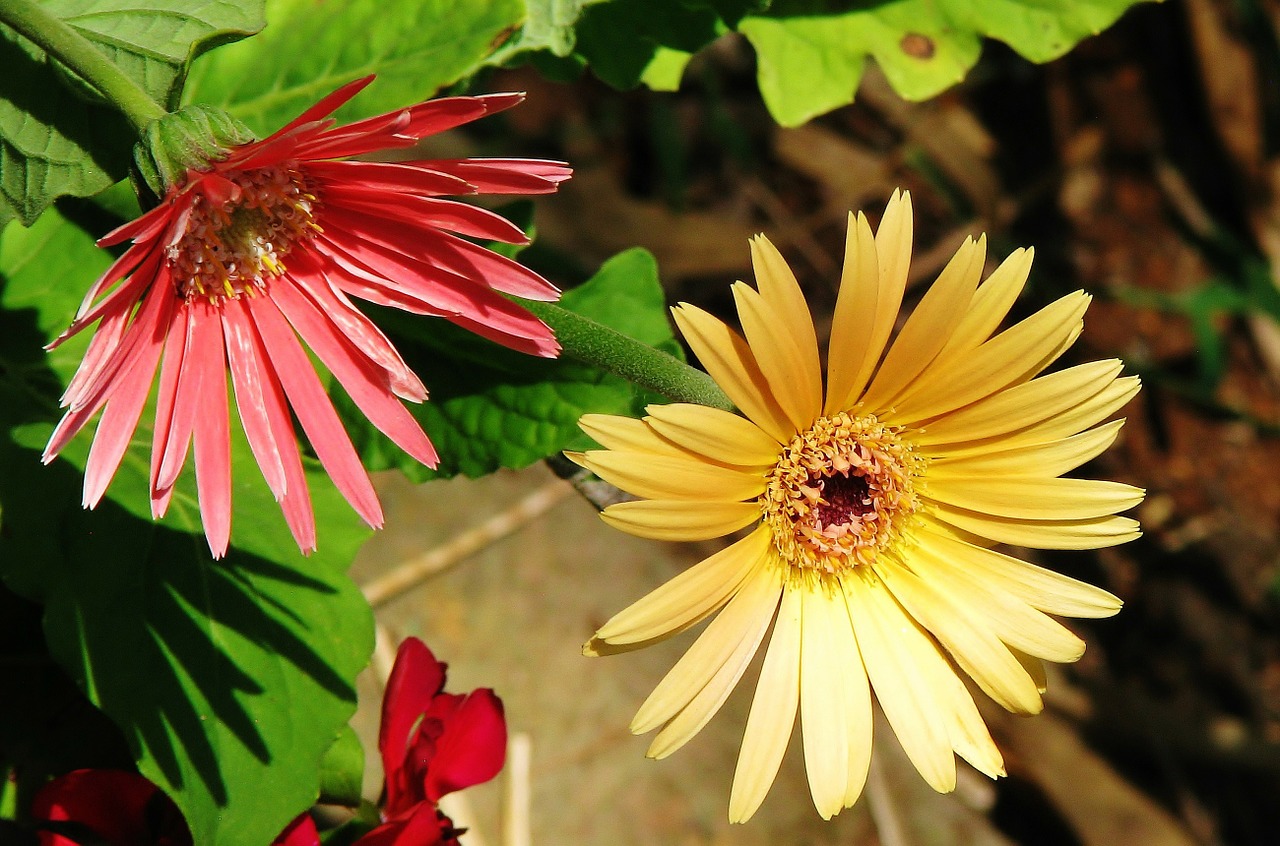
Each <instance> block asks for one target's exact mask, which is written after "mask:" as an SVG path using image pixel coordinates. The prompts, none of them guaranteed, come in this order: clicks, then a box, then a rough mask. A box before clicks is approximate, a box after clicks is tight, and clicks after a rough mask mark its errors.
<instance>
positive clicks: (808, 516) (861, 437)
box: [760, 412, 924, 577]
mask: <svg viewBox="0 0 1280 846" xmlns="http://www.w3.org/2000/svg"><path fill="white" fill-rule="evenodd" d="M923 463H924V461H923V459H921V458H920V457H919V456H917V455H916V454H915V451H914V450H913V449H912V447H911V446H910V444H908V443H907V442H905V441H904V440H903V439H902V437H901V433H900V432H899V431H898V430H896V429H894V428H892V427H889V426H884V425H882V424H881V423H880V422H879V421H878V420H877V419H876V418H875V417H874V416H873V415H867V416H865V417H854V416H852V415H849V414H846V413H843V412H841V413H839V414H834V415H832V416H830V417H821V418H819V419H817V420H816V421H814V423H813V425H812V426H810V427H809V428H808V429H807V430H805V431H804V432H801V433H800V434H798V435H796V437H795V438H793V439H792V441H791V443H790V444H788V445H787V447H786V448H785V449H783V451H782V455H781V458H780V459H779V460H778V463H777V464H776V465H775V466H774V468H773V470H772V471H771V472H770V474H769V479H768V485H767V487H766V488H765V492H764V494H763V495H762V496H761V497H760V505H761V510H762V511H763V517H764V522H765V523H766V525H768V526H769V528H770V529H771V530H772V532H773V542H774V547H775V549H776V551H777V553H778V555H779V557H780V558H781V559H782V560H783V561H784V562H786V563H787V564H788V565H789V566H790V568H791V570H792V574H793V575H795V576H800V577H804V576H806V574H807V575H808V576H815V575H816V576H819V577H820V576H821V575H823V574H837V573H840V572H842V571H845V570H848V569H849V568H851V567H854V566H857V565H859V564H871V563H873V562H874V561H875V558H876V556H877V554H878V553H879V552H880V551H881V550H884V549H886V548H888V547H889V546H890V545H892V544H893V543H895V542H896V541H897V540H898V539H899V538H900V536H901V534H902V531H903V529H905V528H906V526H907V524H908V523H909V521H910V520H911V517H912V515H914V514H915V512H916V511H917V510H918V509H919V507H920V506H919V500H918V498H917V497H916V494H915V492H914V490H913V488H914V484H913V482H914V480H915V478H916V477H917V476H919V474H920V471H921V470H922V469H923Z"/></svg>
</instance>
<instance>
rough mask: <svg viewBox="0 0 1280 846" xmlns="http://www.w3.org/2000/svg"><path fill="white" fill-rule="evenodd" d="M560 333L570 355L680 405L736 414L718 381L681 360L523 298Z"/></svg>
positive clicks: (561, 343) (566, 311)
mask: <svg viewBox="0 0 1280 846" xmlns="http://www.w3.org/2000/svg"><path fill="white" fill-rule="evenodd" d="M520 304H521V305H522V306H524V307H525V308H527V309H528V310H529V311H531V312H533V313H534V314H535V315H536V316H537V317H538V318H539V319H541V320H542V322H544V323H546V324H547V325H548V326H550V327H551V328H552V329H554V330H555V333H556V338H558V339H559V341H560V345H561V346H562V347H563V348H564V355H566V356H569V357H570V358H574V359H577V360H578V361H581V362H585V363H587V364H591V365H594V366H595V367H599V368H600V369H601V370H607V371H609V372H610V373H614V374H616V375H618V376H621V377H622V378H623V379H626V380H627V381H629V382H632V383H634V384H637V385H640V386H642V387H645V388H648V389H649V390H651V391H654V392H655V393H659V394H662V395H663V396H664V397H667V398H668V399H671V400H674V401H676V402H693V403H698V404H699V405H709V406H711V407H712V408H722V409H724V410H725V411H732V410H733V408H734V405H733V402H732V401H731V400H730V399H729V398H728V397H727V396H725V393H724V391H722V390H720V386H719V385H717V384H716V383H715V381H714V380H713V379H712V378H711V377H710V376H708V375H707V374H705V373H703V372H702V371H701V370H697V369H695V368H693V367H690V366H689V365H687V364H685V363H684V362H682V361H680V360H679V359H678V358H676V357H675V356H672V355H669V354H668V353H664V352H662V351H661V350H656V349H654V348H653V347H651V346H648V345H647V344H642V343H640V342H639V341H637V340H635V339H634V338H628V337H627V336H626V335H623V334H622V333H621V332H618V331H616V330H614V329H610V328H609V327H608V326H604V325H602V324H600V323H597V322H595V321H594V320H591V319H590V318H587V317H583V316H582V315H580V314H575V313H574V312H571V311H568V310H566V309H563V308H561V307H560V306H557V305H552V304H551V303H541V302H533V301H532V300H523V299H522V300H520Z"/></svg>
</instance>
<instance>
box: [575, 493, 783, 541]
mask: <svg viewBox="0 0 1280 846" xmlns="http://www.w3.org/2000/svg"><path fill="white" fill-rule="evenodd" d="M600 517H601V519H603V520H604V521H605V522H606V523H608V524H609V525H610V526H613V527H614V528H615V529H621V530H622V531H624V532H628V533H630V534H633V535H638V536H640V537H642V538H652V539H653V540H673V541H692V540H708V539H710V538H718V537H721V536H722V535H727V534H729V533H730V532H736V531H737V530H738V529H741V528H743V527H745V526H749V525H751V524H752V523H754V522H755V521H756V520H758V519H759V518H760V506H759V505H757V504H756V503H754V502H685V501H683V500H670V499H653V500H642V501H640V502H622V503H619V504H617V505H610V506H609V507H608V508H606V509H605V510H604V511H603V512H601V514H600Z"/></svg>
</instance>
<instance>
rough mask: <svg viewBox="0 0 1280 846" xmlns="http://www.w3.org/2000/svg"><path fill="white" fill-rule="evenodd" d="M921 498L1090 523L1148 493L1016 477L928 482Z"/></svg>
mask: <svg viewBox="0 0 1280 846" xmlns="http://www.w3.org/2000/svg"><path fill="white" fill-rule="evenodd" d="M920 493H921V495H922V496H923V497H925V498H926V499H928V500H931V501H933V502H943V503H946V504H948V505H951V506H954V507H955V508H963V509H967V510H969V511H979V512H982V513H984V514H992V515H995V516H997V517H1008V518H1014V519H1020V520H1086V519H1089V518H1093V517H1104V516H1106V515H1108V514H1115V513H1116V512H1117V511H1125V510H1127V509H1129V508H1133V507H1134V506H1135V505H1137V504H1138V503H1140V502H1142V498H1143V497H1144V496H1145V491H1143V490H1142V488H1135V487H1133V486H1132V485H1126V484H1122V483H1120V482H1103V481H1098V480H1095V479H1058V478H1054V479H1037V478H1029V477H1025V476H1024V477H1018V476H1009V477H1005V476H997V477H994V478H993V477H990V476H942V477H938V478H936V479H935V478H934V477H933V476H929V477H928V489H927V490H921V491H920Z"/></svg>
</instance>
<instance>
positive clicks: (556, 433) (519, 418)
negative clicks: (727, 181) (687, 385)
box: [339, 248, 680, 480]
mask: <svg viewBox="0 0 1280 846" xmlns="http://www.w3.org/2000/svg"><path fill="white" fill-rule="evenodd" d="M560 304H561V305H562V306H564V307H565V308H567V309H569V310H570V311H575V312H578V313H579V314H582V315H585V316H587V317H590V318H592V319H594V320H597V321H599V322H600V323H603V324H605V325H607V326H610V327H612V328H614V329H616V330H618V331H620V332H622V333H624V334H626V335H629V336H630V337H632V338H635V339H636V340H638V341H642V342H644V343H646V344H649V345H651V346H655V347H658V348H660V349H663V350H666V351H667V352H670V353H672V354H674V355H680V347H679V345H678V344H677V343H676V341H675V339H674V338H673V336H672V334H671V327H670V324H668V322H667V312H666V298H665V295H664V294H663V291H662V287H661V286H660V285H659V284H658V268H657V263H656V262H655V261H654V259H653V256H652V255H651V254H650V253H648V252H647V251H645V250H643V249H639V248H636V249H632V250H628V251H626V252H624V253H620V254H619V255H617V256H614V257H613V258H611V259H610V260H609V261H607V262H605V264H604V265H603V266H602V267H601V268H600V270H599V272H598V273H596V275H595V276H593V277H592V278H591V279H590V280H588V281H587V282H586V283H585V284H583V285H581V286H579V287H578V288H574V289H573V290H571V291H567V292H566V293H565V294H564V297H563V298H562V299H561V301H560ZM375 320H377V322H378V324H379V325H380V326H382V327H383V328H384V329H385V330H387V331H388V332H389V334H390V335H391V338H392V341H393V343H395V345H396V347H397V349H399V350H400V352H401V354H402V355H404V357H405V359H406V360H407V361H408V362H409V364H410V365H411V366H412V367H414V369H415V370H416V371H417V373H418V375H419V376H420V377H421V378H422V380H423V382H425V383H426V385H427V388H428V389H429V390H430V392H431V396H430V398H429V399H428V400H427V402H425V403H423V404H422V405H416V406H410V409H411V410H412V411H413V413H414V416H415V417H417V418H418V420H419V421H421V422H422V424H423V426H424V427H425V428H426V430H427V433H428V434H429V435H430V436H431V440H432V441H433V442H434V443H435V445H436V448H437V450H438V451H439V452H440V466H439V468H438V469H436V470H434V471H432V470H429V469H427V468H425V467H423V466H422V465H420V464H418V463H417V462H416V461H414V460H413V459H411V458H409V457H408V456H406V455H405V454H404V453H403V452H401V451H400V450H399V449H398V448H397V447H395V446H394V445H392V444H391V443H390V441H388V440H387V439H386V438H385V437H384V436H383V435H382V434H381V433H379V432H378V431H377V430H375V429H373V427H372V426H370V425H369V423H368V422H367V421H365V420H364V419H363V417H361V416H360V414H359V412H358V411H356V410H354V406H352V405H351V404H350V402H349V401H344V402H339V409H340V410H342V411H344V419H345V420H346V423H347V428H348V430H349V431H351V432H352V437H353V439H354V440H355V442H356V444H357V448H358V449H360V450H361V452H362V454H363V458H364V460H365V462H366V466H369V467H371V468H378V469H384V468H389V467H399V468H400V469H401V470H403V471H404V472H405V473H406V474H407V475H408V476H409V477H410V478H413V479H417V480H423V479H429V478H433V477H435V476H454V475H457V474H459V473H462V474H465V475H467V476H481V475H484V474H486V473H491V472H493V471H494V470H497V469H498V468H499V467H512V468H518V467H525V466H528V465H529V464H532V463H533V462H535V461H539V460H541V459H543V458H546V457H547V456H549V455H553V454H554V453H556V452H559V451H560V450H562V449H569V448H574V447H585V446H587V445H588V444H589V441H588V440H587V439H586V437H585V436H584V435H582V433H581V432H580V431H579V429H578V418H579V417H581V416H582V415H583V414H586V413H588V412H600V413H608V414H631V415H634V414H637V413H638V412H639V411H640V409H641V408H642V407H643V405H644V404H645V402H647V401H648V400H649V399H651V397H650V396H649V395H646V394H644V393H643V392H641V391H639V390H638V389H637V388H635V387H634V386H633V385H631V383H629V382H627V381H625V380H623V379H621V378H619V377H617V376H613V375H610V374H608V373H604V372H602V371H599V370H596V369H594V368H592V367H589V366H588V365H585V364H582V363H580V362H577V361H570V360H567V359H559V360H547V359H540V358H534V357H532V356H527V355H522V354H520V353H516V352H512V351H511V350H508V349H505V348H503V347H499V346H497V345H496V344H493V343H491V342H489V341H485V340H483V339H481V338H478V337H476V336H474V335H471V334H470V333H467V332H464V331H462V330H460V329H458V328H456V327H454V326H452V325H451V324H448V323H445V322H444V321H442V320H432V319H426V318H421V317H416V316H413V315H406V314H404V313H402V312H397V311H391V310H387V309H380V310H378V311H377V313H376V314H375Z"/></svg>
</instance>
